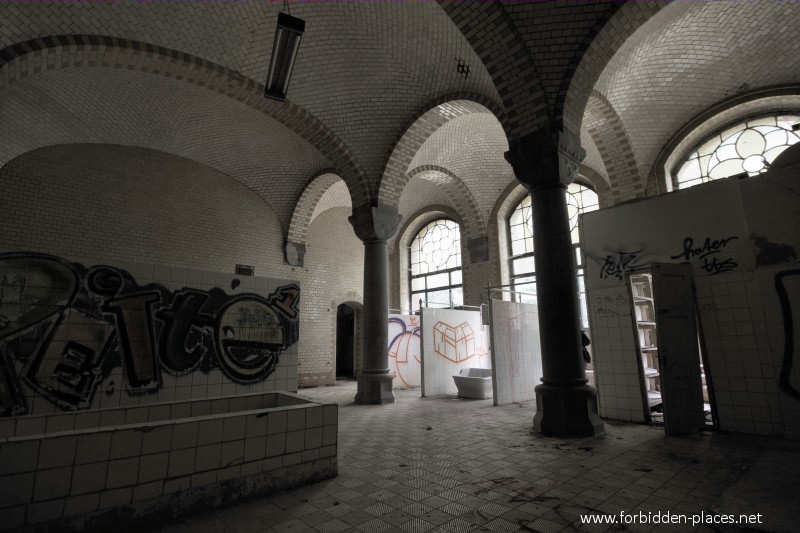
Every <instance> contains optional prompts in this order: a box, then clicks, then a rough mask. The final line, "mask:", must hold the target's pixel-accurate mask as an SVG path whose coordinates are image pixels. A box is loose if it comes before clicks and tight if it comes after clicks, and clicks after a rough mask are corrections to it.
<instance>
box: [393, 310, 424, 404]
mask: <svg viewBox="0 0 800 533" xmlns="http://www.w3.org/2000/svg"><path fill="white" fill-rule="evenodd" d="M421 329H422V328H421V327H420V323H419V317H418V316H413V315H391V316H389V369H390V370H391V371H392V373H393V374H394V376H395V377H396V378H398V379H399V381H400V383H399V384H402V386H403V387H405V388H412V387H419V386H420V365H421V358H420V354H421V349H420V339H421V337H420V331H421ZM399 384H395V385H399Z"/></svg>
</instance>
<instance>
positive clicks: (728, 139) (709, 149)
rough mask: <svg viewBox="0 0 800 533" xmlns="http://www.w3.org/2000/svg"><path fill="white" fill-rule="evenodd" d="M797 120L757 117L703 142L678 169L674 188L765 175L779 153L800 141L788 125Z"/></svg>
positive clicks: (792, 116)
mask: <svg viewBox="0 0 800 533" xmlns="http://www.w3.org/2000/svg"><path fill="white" fill-rule="evenodd" d="M798 122H800V116H796V115H779V116H771V117H761V118H758V119H753V120H748V121H747V122H743V123H741V124H737V125H736V126H734V127H732V128H727V129H726V130H724V131H722V132H720V133H718V134H716V135H714V136H712V137H711V138H709V139H706V140H705V141H703V142H702V143H701V144H700V145H699V146H698V147H697V148H695V149H694V151H693V152H692V154H691V155H690V156H689V158H688V159H687V160H686V162H685V163H684V164H683V165H681V168H680V169H679V170H678V172H677V174H676V175H675V177H674V180H675V188H677V189H685V188H687V187H692V186H693V185H699V184H701V183H706V182H708V181H711V180H717V179H721V178H728V177H730V176H735V175H737V174H742V173H744V172H747V174H748V175H749V176H755V175H756V174H760V173H762V172H764V171H766V170H767V169H768V168H769V165H770V164H771V163H772V162H773V161H775V158H776V157H778V155H780V153H781V152H783V151H784V150H786V149H787V148H788V147H790V146H791V145H793V144H795V143H797V142H798V141H800V137H798V135H797V133H796V132H794V131H792V125H793V124H795V123H798Z"/></svg>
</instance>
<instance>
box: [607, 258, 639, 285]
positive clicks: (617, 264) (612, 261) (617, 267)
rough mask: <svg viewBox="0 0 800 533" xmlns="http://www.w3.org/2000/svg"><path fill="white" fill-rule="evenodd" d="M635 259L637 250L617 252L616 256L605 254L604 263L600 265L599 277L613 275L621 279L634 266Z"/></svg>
mask: <svg viewBox="0 0 800 533" xmlns="http://www.w3.org/2000/svg"><path fill="white" fill-rule="evenodd" d="M637 259H639V252H618V253H617V254H616V257H614V256H613V255H608V256H606V260H605V263H603V266H601V267H600V279H606V278H608V277H612V276H613V277H615V278H617V279H620V280H621V279H622V278H623V277H624V276H625V274H626V273H627V272H629V271H630V270H631V269H632V268H633V267H634V265H635V264H636V260H637Z"/></svg>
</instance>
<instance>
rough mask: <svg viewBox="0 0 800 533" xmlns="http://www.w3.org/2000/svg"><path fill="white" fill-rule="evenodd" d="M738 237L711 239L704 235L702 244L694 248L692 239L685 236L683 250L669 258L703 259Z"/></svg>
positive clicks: (719, 250)
mask: <svg viewBox="0 0 800 533" xmlns="http://www.w3.org/2000/svg"><path fill="white" fill-rule="evenodd" d="M738 238H739V237H736V236H731V237H727V238H725V239H719V240H713V241H712V240H711V237H706V240H705V242H703V244H702V246H700V247H697V248H695V246H694V239H692V238H691V237H686V238H685V239H683V251H682V252H681V253H679V254H677V255H673V256H670V259H685V260H686V261H688V260H689V259H692V258H693V257H697V258H698V259H703V258H704V257H707V256H709V255H711V254H717V253H720V252H721V251H722V249H723V248H725V247H726V246H727V245H728V243H729V242H731V241H733V240H736V239H738Z"/></svg>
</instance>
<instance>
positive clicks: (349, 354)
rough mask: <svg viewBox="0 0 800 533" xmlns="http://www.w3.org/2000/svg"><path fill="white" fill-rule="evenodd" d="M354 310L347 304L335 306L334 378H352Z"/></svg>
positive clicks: (354, 357) (354, 345) (354, 358)
mask: <svg viewBox="0 0 800 533" xmlns="http://www.w3.org/2000/svg"><path fill="white" fill-rule="evenodd" d="M355 340H356V312H355V309H353V308H352V307H350V306H349V305H347V304H341V305H339V306H338V307H337V308H336V378H337V379H340V378H354V377H355V375H356V373H355V361H356V342H355Z"/></svg>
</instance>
